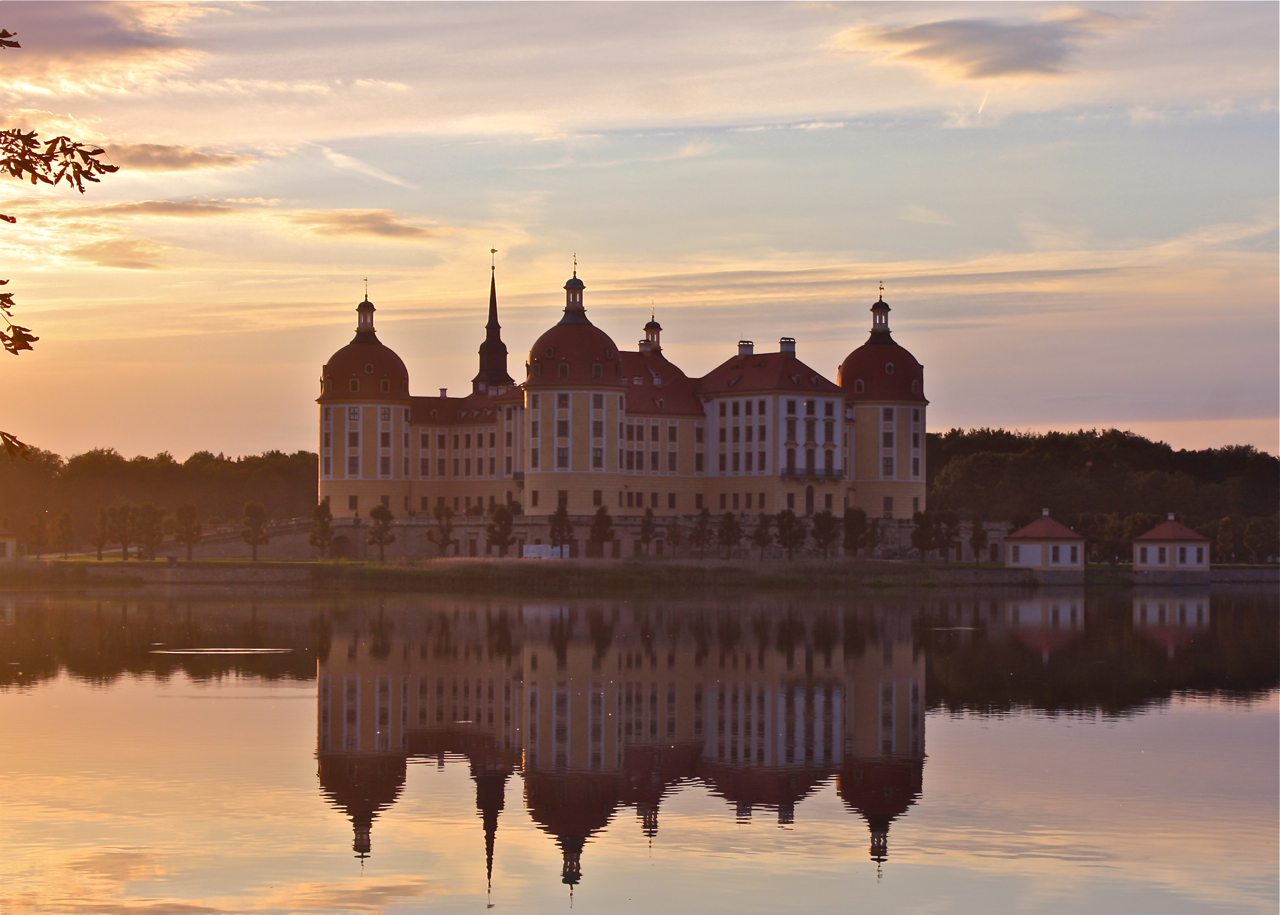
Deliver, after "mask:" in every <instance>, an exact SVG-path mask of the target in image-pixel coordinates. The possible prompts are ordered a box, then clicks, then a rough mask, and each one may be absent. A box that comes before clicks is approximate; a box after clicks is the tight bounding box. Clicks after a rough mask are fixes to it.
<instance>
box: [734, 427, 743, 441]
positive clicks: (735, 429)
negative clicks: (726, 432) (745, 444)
mask: <svg viewBox="0 0 1280 915" xmlns="http://www.w3.org/2000/svg"><path fill="white" fill-rule="evenodd" d="M740 435H741V430H740V429H739V428H738V427H737V426H734V427H733V443H734V444H735V445H736V444H738V439H739V436H740Z"/></svg>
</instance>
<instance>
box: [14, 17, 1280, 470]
mask: <svg viewBox="0 0 1280 915" xmlns="http://www.w3.org/2000/svg"><path fill="white" fill-rule="evenodd" d="M1278 9H1280V7H1277V5H1276V4H1274V3H1246V4H1231V3H1213V4H1198V3H1171V4H1158V3H1156V4H1123V3H1107V4H1098V5H1095V6H1092V7H1089V6H1079V5H1063V4H1008V3H996V4H960V3H942V4H927V3H926V4H898V3H892V4H818V3H813V4H790V5H773V4H764V3H761V4H749V5H736V4H720V3H717V4H709V5H700V4H678V5H663V4H638V5H626V4H618V5H596V4H586V3H583V4H566V5H556V4H551V5H544V4H536V3H529V4H516V5H505V4H496V3H495V4H479V5H444V4H441V5H417V4H408V3H406V4H388V5H381V4H359V5H348V4H341V3H326V4H318V5H316V4H308V3H290V4H271V3H263V4H215V3H208V4H205V3H196V4H123V3H122V4H112V5H98V4H86V3H58V4H24V3H7V4H5V5H4V7H3V9H0V16H3V20H2V21H0V27H4V28H7V29H8V30H9V31H11V32H16V33H17V34H18V40H19V41H20V42H21V43H22V48H21V49H20V50H4V51H0V64H2V65H3V66H2V67H0V93H3V97H4V102H5V104H4V107H3V109H0V111H3V116H4V118H5V120H6V123H5V126H6V127H14V126H21V127H23V128H28V129H36V130H39V131H40V132H41V134H42V135H45V134H48V135H54V134H57V133H65V134H68V135H70V136H72V137H74V138H77V139H82V140H86V141H92V142H96V143H100V144H102V145H104V146H105V147H106V148H107V150H108V152H109V157H110V160H111V161H112V162H114V163H115V164H117V165H119V166H120V171H119V173H118V174H116V175H111V176H108V177H107V178H106V179H105V180H104V181H103V183H102V184H101V185H97V186H93V187H92V188H90V190H89V192H88V193H86V194H85V195H84V196H80V195H78V194H76V193H75V192H74V191H69V190H66V189H65V188H58V189H46V188H33V187H31V186H30V185H23V184H19V183H17V182H16V181H12V180H6V181H4V183H3V184H2V185H0V212H3V213H8V214H12V215H14V216H17V217H18V218H19V221H18V223H17V224H16V225H14V226H0V244H2V245H3V251H2V253H3V259H2V260H0V267H2V269H0V276H2V277H7V278H8V279H10V280H11V284H10V286H8V287H7V289H8V290H10V291H13V292H14V293H15V296H16V299H17V302H18V306H19V312H20V315H21V318H22V319H25V320H24V321H23V322H22V323H26V324H28V325H29V326H31V327H32V328H33V330H34V331H35V332H36V333H37V334H38V335H40V337H41V338H42V339H41V341H40V343H39V344H37V349H36V351H35V352H34V353H28V354H24V355H23V356H22V357H20V358H17V359H15V358H12V357H6V358H5V359H4V360H3V362H0V365H2V366H3V368H4V372H5V374H4V384H5V389H6V392H7V394H8V397H7V398H6V403H5V410H4V412H3V416H2V417H0V420H2V421H0V428H4V429H6V430H9V431H12V432H14V433H17V434H18V435H20V436H21V437H23V438H24V439H26V440H27V441H30V442H32V443H34V444H37V445H39V446H41V447H44V448H48V449H50V450H53V451H57V452H59V453H61V454H63V455H70V454H74V453H77V452H80V451H84V450H86V449H88V448H92V447H98V446H109V447H114V448H117V449H118V450H120V451H121V452H123V453H125V454H126V455H133V454H136V453H140V452H141V453H148V454H153V453H155V452H158V451H161V450H168V451H170V452H171V453H173V454H174V455H175V456H176V457H178V458H179V459H183V458H185V457H186V456H187V455H188V454H190V453H191V452H192V451H194V450H198V449H209V450H212V451H215V452H218V451H222V452H226V453H228V454H243V453H252V452H258V451H262V450H265V449H269V448H280V449H285V450H295V449H298V448H309V449H314V447H315V431H314V430H315V415H316V414H315V405H314V403H313V401H314V398H315V396H316V394H317V393H318V378H319V373H320V366H321V365H322V364H323V363H324V361H325V360H326V359H327V358H328V356H329V355H330V354H331V353H332V352H333V351H334V350H336V349H337V348H339V347H340V346H342V345H343V344H345V343H346V342H347V341H348V340H349V339H350V337H351V332H352V330H353V328H354V322H355V314H354V311H353V309H354V307H355V304H356V303H357V302H358V301H359V300H360V298H361V296H362V295H363V291H364V284H363V279H364V277H366V276H367V277H368V278H369V296H370V298H371V299H372V300H373V301H374V302H375V303H376V304H377V307H378V314H377V319H378V327H379V332H380V336H381V338H382V340H383V342H385V343H387V344H388V345H390V346H392V347H393V348H394V349H395V350H396V351H397V352H398V353H399V354H400V355H401V356H402V357H403V358H404V360H405V363H406V364H407V365H408V367H409V373H410V379H411V384H412V387H413V390H414V393H417V394H428V393H435V391H436V389H437V388H440V387H449V388H450V389H451V392H452V393H464V392H465V391H467V390H469V380H470V378H471V376H472V375H473V374H474V373H475V366H476V356H475V350H476V347H477V346H478V344H479V343H480V340H481V339H482V338H483V324H484V320H485V305H486V302H487V297H488V280H489V276H488V273H489V249H490V248H497V249H498V250H499V253H498V255H497V264H498V283H499V301H500V305H501V308H502V321H503V325H504V330H503V336H504V338H505V339H506V341H507V343H508V346H509V347H510V350H511V353H512V358H511V369H512V374H513V375H515V376H516V377H517V378H522V377H523V367H522V363H523V361H524V354H525V353H526V352H527V349H528V346H529V344H530V343H531V342H532V340H533V339H534V337H535V336H536V335H537V334H538V333H539V332H540V331H541V330H542V329H544V328H545V327H546V326H548V325H550V324H552V323H554V322H555V321H556V320H557V319H558V317H559V310H560V307H561V306H562V303H563V293H562V292H561V291H560V287H561V286H562V285H563V283H564V280H565V279H566V278H567V277H568V276H569V273H570V271H571V269H572V257H573V255H574V253H575V252H576V254H577V256H578V260H579V263H580V265H581V266H580V271H579V272H580V275H581V276H582V278H583V279H584V281H585V282H586V285H587V298H586V304H587V308H588V313H589V315H590V316H591V318H592V320H593V321H594V322H595V323H596V324H597V325H599V326H601V327H602V328H603V329H605V330H606V331H607V332H609V333H610V334H611V335H612V336H613V338H614V339H615V340H616V341H617V342H618V343H619V344H620V345H622V346H624V347H628V348H631V347H634V341H635V340H636V339H638V337H639V336H640V329H641V326H642V324H643V323H644V321H645V320H647V319H648V314H649V308H650V303H651V301H652V302H653V305H654V307H655V309H656V312H657V316H658V319H659V321H661V322H662V324H663V327H664V328H665V332H664V340H663V342H664V345H665V348H666V353H667V355H668V356H669V357H670V358H671V359H673V360H674V361H676V362H677V363H679V364H680V365H681V366H682V367H683V368H684V369H685V370H686V371H687V372H688V373H689V374H691V375H693V374H702V373H704V372H706V371H707V370H709V369H710V368H712V367H713V366H715V365H717V364H718V363H720V362H721V361H723V360H724V359H725V358H727V357H728V356H729V355H731V354H732V353H733V352H734V348H733V345H734V343H735V341H737V340H738V339H739V337H747V338H751V339H754V340H755V341H756V343H757V346H758V348H763V349H766V350H769V349H773V348H775V347H776V345H777V339H778V337H779V336H781V335H791V336H794V337H796V338H797V340H798V354H799V356H800V358H801V359H803V360H804V361H806V362H807V363H809V364H810V365H812V366H813V367H814V368H817V369H819V370H820V371H822V372H824V373H825V374H827V375H828V377H831V378H834V377H835V369H836V365H837V364H838V362H839V361H840V360H841V359H842V358H843V357H844V355H845V354H846V353H847V352H848V351H849V350H851V349H852V348H853V347H855V346H857V345H859V344H860V343H861V342H862V341H863V340H864V339H865V337H866V331H867V329H868V327H869V323H870V315H869V313H868V311H867V309H868V307H869V306H870V305H871V303H872V302H873V301H874V300H875V297H876V288H877V284H878V283H879V282H881V281H883V282H884V284H885V290H886V291H885V299H886V300H887V301H889V302H890V304H891V305H892V307H893V314H892V324H893V328H894V331H895V337H896V338H897V340H898V341H899V342H901V343H902V344H903V345H905V346H907V347H908V348H909V349H911V350H912V351H913V352H914V353H915V355H916V356H917V358H919V359H920V360H921V362H923V363H924V365H925V371H926V376H925V377H926V393H927V395H928V396H929V398H930V400H931V401H932V409H931V413H930V426H931V428H932V429H934V430H943V429H946V428H948V427H950V426H964V427H971V426H1004V427H1015V428H1019V429H1048V428H1059V429H1067V428H1071V429H1074V428H1079V427H1085V428H1090V427H1095V426H1097V427H1104V426H1119V427H1121V428H1128V429H1132V430H1134V431H1136V432H1141V433H1143V434H1147V435H1150V436H1153V437H1158V438H1163V439H1164V440H1166V441H1168V442H1169V443H1170V444H1172V445H1174V446H1175V447H1206V446H1214V445H1223V444H1233V443H1250V444H1254V445H1256V446H1258V447H1260V448H1263V449H1265V450H1268V451H1272V452H1275V451H1277V450H1278V449H1280V431H1278V418H1277V417H1278V414H1280V398H1278V395H1277V390H1278V385H1277V380H1278V379H1277V367H1278V359H1277V352H1278V349H1280V318H1278V315H1277V300H1278V296H1280V256H1278V254H1277V244H1278V236H1277V194H1278V189H1277V183H1278V177H1277V176H1278V174H1280V152H1278V142H1277V136H1278V130H1277V127H1278V117H1277V82H1278V80H1280V68H1278V66H1277V61H1278V52H1277V34H1278V31H1280V21H1278V13H1277V11H1278Z"/></svg>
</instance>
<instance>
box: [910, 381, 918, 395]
mask: <svg viewBox="0 0 1280 915" xmlns="http://www.w3.org/2000/svg"><path fill="white" fill-rule="evenodd" d="M911 393H912V394H919V393H920V381H919V379H917V380H915V381H913V382H911Z"/></svg>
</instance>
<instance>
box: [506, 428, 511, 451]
mask: <svg viewBox="0 0 1280 915" xmlns="http://www.w3.org/2000/svg"><path fill="white" fill-rule="evenodd" d="M506 443H507V447H508V448H510V447H511V433H510V431H508V432H507V440H506Z"/></svg>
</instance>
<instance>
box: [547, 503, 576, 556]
mask: <svg viewBox="0 0 1280 915" xmlns="http://www.w3.org/2000/svg"><path fill="white" fill-rule="evenodd" d="M549 537H550V540H551V545H552V546H564V545H566V544H567V543H569V542H570V541H572V540H573V522H572V521H570V520H569V508H568V506H566V505H565V504H564V503H563V502H562V503H560V505H559V506H558V507H557V508H556V510H555V512H554V513H553V514H552V515H551V531H550V534H549Z"/></svg>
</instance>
